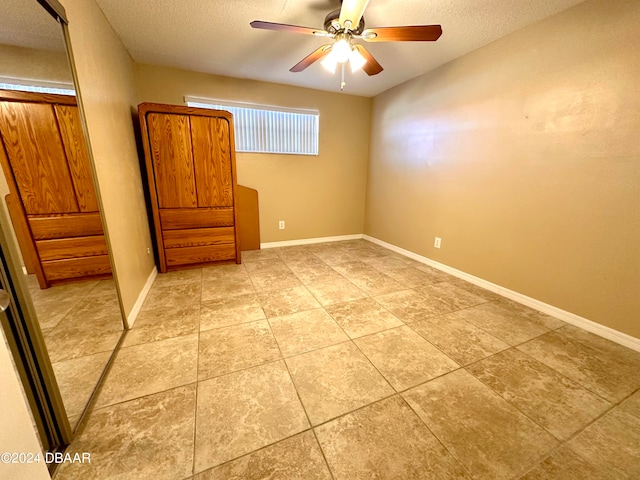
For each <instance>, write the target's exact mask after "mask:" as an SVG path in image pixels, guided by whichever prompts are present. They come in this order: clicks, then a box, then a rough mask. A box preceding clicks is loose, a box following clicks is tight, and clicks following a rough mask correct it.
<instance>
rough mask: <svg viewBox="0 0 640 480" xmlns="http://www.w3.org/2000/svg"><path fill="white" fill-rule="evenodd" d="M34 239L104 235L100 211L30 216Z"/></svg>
mask: <svg viewBox="0 0 640 480" xmlns="http://www.w3.org/2000/svg"><path fill="white" fill-rule="evenodd" d="M28 218H29V227H30V228H31V233H32V235H33V238H34V240H48V239H52V238H67V237H88V236H92V235H104V231H103V230H102V220H101V219H100V214H99V213H98V212H94V213H71V214H68V215H55V216H46V217H45V216H31V215H30V216H29V217H28Z"/></svg>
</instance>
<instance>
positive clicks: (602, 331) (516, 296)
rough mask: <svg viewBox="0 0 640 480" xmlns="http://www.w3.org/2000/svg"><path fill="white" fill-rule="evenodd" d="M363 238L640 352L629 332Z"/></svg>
mask: <svg viewBox="0 0 640 480" xmlns="http://www.w3.org/2000/svg"><path fill="white" fill-rule="evenodd" d="M362 238H364V239H365V240H368V241H370V242H372V243H375V244H376V245H380V246H382V247H385V248H388V249H389V250H391V251H394V252H396V253H400V254H401V255H404V256H406V257H409V258H412V259H413V260H416V261H418V262H420V263H424V264H425V265H429V266H430V267H434V268H437V269H438V270H442V271H443V272H445V273H448V274H450V275H453V276H454V277H458V278H461V279H462V280H466V281H467V282H469V283H473V284H474V285H478V286H479V287H482V288H485V289H487V290H489V291H491V292H494V293H497V294H499V295H502V296H503V297H506V298H509V299H511V300H514V301H516V302H518V303H521V304H523V305H526V306H528V307H531V308H534V309H536V310H538V311H540V312H543V313H546V314H547V315H551V316H552V317H555V318H557V319H559V320H562V321H564V322H567V323H570V324H571V325H575V326H576V327H580V328H582V329H584V330H587V331H588V332H591V333H595V334H596V335H599V336H601V337H603V338H606V339H607V340H611V341H612V342H615V343H618V344H620V345H623V346H625V347H628V348H631V349H632V350H636V351H638V352H640V338H636V337H632V336H631V335H627V334H626V333H623V332H620V331H618V330H614V329H613V328H610V327H607V326H605V325H602V324H600V323H597V322H594V321H592V320H589V319H587V318H584V317H581V316H579V315H576V314H575V313H571V312H568V311H566V310H562V309H561V308H558V307H554V306H553V305H549V304H548V303H544V302H541V301H540V300H536V299H535V298H531V297H528V296H526V295H523V294H522V293H518V292H516V291H514V290H510V289H508V288H505V287H502V286H500V285H496V284H495V283H491V282H489V281H487V280H484V279H482V278H479V277H476V276H473V275H471V274H469V273H466V272H463V271H462V270H458V269H456V268H453V267H450V266H448V265H445V264H443V263H440V262H436V261H435V260H431V259H430V258H427V257H423V256H422V255H418V254H417V253H413V252H411V251H409V250H405V249H404V248H400V247H397V246H396V245H392V244H391V243H387V242H385V241H383V240H379V239H377V238H374V237H371V236H369V235H363V236H362Z"/></svg>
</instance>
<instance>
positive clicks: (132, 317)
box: [127, 267, 158, 329]
mask: <svg viewBox="0 0 640 480" xmlns="http://www.w3.org/2000/svg"><path fill="white" fill-rule="evenodd" d="M157 276H158V269H157V268H156V267H153V270H151V273H150V274H149V277H148V278H147V282H146V283H145V284H144V287H142V291H141V292H140V295H138V299H137V300H136V303H134V305H133V308H132V309H131V311H130V312H129V315H127V329H130V328H131V327H133V324H134V323H135V322H136V318H138V314H139V313H140V309H141V308H142V304H143V303H144V301H145V300H146V299H147V295H148V294H149V290H151V286H152V285H153V282H154V280H155V279H156V277H157Z"/></svg>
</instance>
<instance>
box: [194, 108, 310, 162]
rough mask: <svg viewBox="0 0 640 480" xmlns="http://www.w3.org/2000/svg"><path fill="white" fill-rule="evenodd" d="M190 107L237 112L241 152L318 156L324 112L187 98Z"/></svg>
mask: <svg viewBox="0 0 640 480" xmlns="http://www.w3.org/2000/svg"><path fill="white" fill-rule="evenodd" d="M184 99H185V102H186V103H187V105H188V106H190V107H199V108H213V109H216V110H226V111H228V112H231V113H232V114H233V128H234V131H235V138H236V151H237V152H258V153H288V154H293V155H318V131H319V127H318V125H319V121H320V114H319V113H318V112H317V111H316V110H300V109H293V108H283V107H272V106H268V105H255V104H250V103H238V102H226V101H218V100H209V99H205V98H198V97H185V98H184Z"/></svg>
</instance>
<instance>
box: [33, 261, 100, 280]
mask: <svg viewBox="0 0 640 480" xmlns="http://www.w3.org/2000/svg"><path fill="white" fill-rule="evenodd" d="M42 269H43V270H44V275H45V277H46V278H47V280H48V281H50V282H55V281H57V280H66V279H69V278H79V277H90V276H96V275H108V274H110V273H111V263H110V262H109V255H96V256H93V257H80V258H67V259H64V260H53V261H49V262H42Z"/></svg>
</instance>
